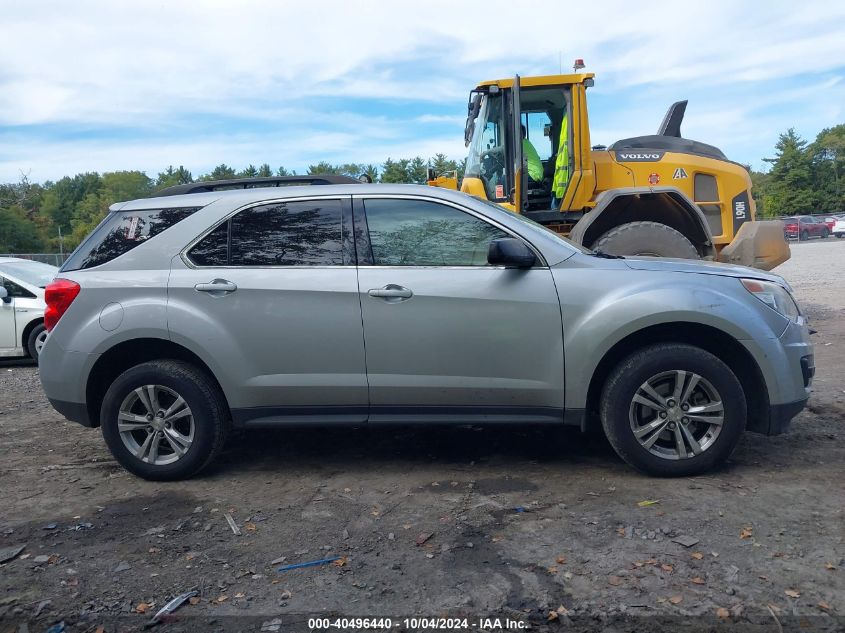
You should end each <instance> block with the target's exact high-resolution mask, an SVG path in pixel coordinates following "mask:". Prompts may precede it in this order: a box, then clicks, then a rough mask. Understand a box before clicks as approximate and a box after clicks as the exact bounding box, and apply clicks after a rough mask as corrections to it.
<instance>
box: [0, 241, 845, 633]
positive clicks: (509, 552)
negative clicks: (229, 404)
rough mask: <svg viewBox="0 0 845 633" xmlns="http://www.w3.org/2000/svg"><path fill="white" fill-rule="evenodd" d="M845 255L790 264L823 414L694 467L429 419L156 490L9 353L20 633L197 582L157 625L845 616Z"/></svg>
mask: <svg viewBox="0 0 845 633" xmlns="http://www.w3.org/2000/svg"><path fill="white" fill-rule="evenodd" d="M843 261H845V240H838V241H834V240H827V241H825V242H810V243H807V244H798V245H793V259H792V260H791V261H789V262H787V264H785V265H784V266H782V267H781V269H779V270H778V271H776V272H780V273H781V274H783V275H784V276H785V277H786V278H787V279H788V280H789V281H790V283H791V284H792V285H793V287H794V288H795V290H796V294H797V296H798V298H799V300H800V301H801V302H802V304H803V306H804V307H805V310H806V311H807V313H808V314H809V316H810V319H811V325H812V327H814V328H815V329H816V330H818V333H817V334H816V335H815V336H814V341H815V344H816V365H817V375H816V380H815V392H814V394H813V396H812V398H811V400H810V404H809V408H808V409H807V410H805V411H804V412H803V413H801V414H800V415H799V416H798V417H797V418H796V420H795V421H794V422H793V426H792V429H791V431H790V432H789V433H788V434H786V435H782V436H779V437H773V438H766V437H761V436H757V435H746V436H745V438H744V439H743V440H742V442H741V443H740V445H739V448H738V449H737V451H736V452H735V453H734V455H733V457H732V458H731V460H730V463H729V464H728V465H727V466H726V467H725V468H724V469H722V470H719V471H717V472H713V473H710V474H709V475H707V476H703V477H695V478H687V479H652V478H648V477H645V476H642V475H640V474H638V473H636V472H635V471H633V470H632V469H630V468H629V467H627V466H626V465H625V464H623V463H622V462H621V461H620V460H619V459H618V458H617V457H616V456H615V455H614V454H613V452H612V450H611V449H610V447H609V446H608V444H607V443H606V441H605V440H604V439H603V438H602V437H599V436H589V437H585V436H581V435H580V434H579V433H578V432H577V431H575V430H570V429H549V428H530V429H524V428H523V429H503V428H495V429H483V430H482V429H477V428H455V429H447V428H430V429H411V430H386V429H380V430H378V431H377V432H375V431H373V432H370V431H368V430H366V429H364V430H336V431H325V430H320V431H272V432H271V431H266V432H254V433H251V434H249V435H246V436H243V437H240V438H235V439H233V441H231V443H230V444H229V447H228V448H227V451H226V453H225V455H224V457H223V458H222V459H221V460H220V462H219V463H218V464H217V465H216V466H215V467H214V468H213V469H212V470H211V471H209V472H207V473H206V474H204V475H203V476H201V477H199V478H196V479H193V480H191V481H187V482H179V483H170V484H161V483H150V482H145V481H142V480H140V479H137V478H135V477H133V476H131V475H129V474H127V473H126V472H124V471H123V470H122V469H121V468H119V467H118V466H117V465H116V463H115V462H114V461H113V460H112V459H111V457H110V455H109V453H108V451H107V450H106V448H105V445H104V443H103V441H102V437H101V435H100V433H99V432H98V431H92V430H89V429H84V428H82V427H80V426H79V425H77V424H74V423H71V422H67V421H64V420H63V419H62V418H61V417H60V416H59V415H58V414H57V413H56V412H54V411H53V410H52V409H51V408H50V406H49V404H48V403H47V401H46V399H45V398H44V396H43V394H42V391H41V387H40V383H39V380H38V375H37V368H36V367H34V366H32V365H31V364H30V365H27V364H25V363H15V362H12V363H10V362H6V363H4V364H3V365H2V366H0V455H2V458H0V550H3V549H6V548H10V547H19V546H25V549H24V550H23V551H22V553H21V554H19V555H18V556H16V557H15V558H13V559H12V560H10V561H9V562H6V563H5V564H2V565H0V633H6V632H7V631H8V632H11V631H15V632H24V631H45V630H47V629H48V627H51V626H53V627H54V628H52V629H50V631H51V632H52V631H62V630H65V631H74V632H82V631H88V632H91V633H94V632H95V631H98V632H99V631H101V630H105V631H107V632H111V631H130V630H131V631H134V630H142V629H143V627H144V625H145V624H147V623H148V622H149V620H150V616H151V614H152V613H155V612H156V611H157V610H158V609H159V608H161V607H162V606H163V605H164V604H165V603H167V601H168V600H170V599H171V598H173V597H174V596H176V595H178V594H181V593H183V592H186V591H188V590H190V589H196V590H197V591H198V592H199V595H198V598H199V601H198V602H197V601H196V600H195V602H197V603H196V604H190V603H187V604H185V605H184V606H183V607H182V608H181V609H179V610H178V611H177V614H176V615H177V618H176V619H175V620H174V621H171V622H166V623H164V624H161V625H160V626H159V630H163V631H177V630H182V631H187V630H191V631H194V630H198V631H217V630H226V631H230V630H231V631H235V630H244V631H275V630H282V631H304V630H308V622H307V617H308V616H314V615H319V616H321V617H331V618H334V617H335V616H339V617H387V616H389V617H392V618H393V621H392V623H391V624H392V628H393V629H394V630H402V629H403V628H404V629H410V628H415V627H413V626H412V625H413V623H407V624H406V623H405V622H404V618H405V617H408V616H412V615H417V616H428V617H436V616H449V617H454V618H462V617H466V618H467V622H466V624H467V628H465V629H462V630H481V629H486V630H502V629H504V628H506V627H507V626H508V624H510V626H511V628H522V627H523V626H528V627H530V628H531V629H533V630H545V629H557V628H561V629H566V630H571V631H572V630H607V631H645V630H649V631H656V630H667V631H692V630H747V631H752V630H753V631H781V630H802V631H818V630H824V631H836V630H838V631H841V630H845V629H843V627H845V540H844V539H845V515H844V514H843V512H844V511H845V428H843V417H845V353H843V352H845V318H843V309H845V281H843V277H842V274H841V264H842V262H843ZM647 500H648V501H652V502H655V503H651V504H650V505H648V504H640V502H643V501H647ZM226 513H229V514H230V515H231V517H232V518H233V520H234V522H235V524H236V525H237V527H238V529H239V530H240V535H236V534H234V533H233V530H232V529H231V528H230V526H229V524H228V522H227V519H226V517H225V514H226ZM679 537H687V538H689V539H690V542H692V541H695V543H694V544H692V545H691V546H689V547H686V546H685V545H683V544H680V543H677V542H675V540H674V539H676V538H679ZM331 557H342V558H341V560H340V561H337V562H336V563H334V564H327V565H321V566H315V567H308V568H304V569H297V570H292V571H284V572H278V571H276V568H277V567H279V566H280V565H286V564H293V563H300V562H308V561H313V560H316V559H324V558H331ZM550 611H552V612H554V613H553V614H552V615H549V613H550ZM141 612H144V613H141ZM485 617H489V618H491V622H489V623H487V622H483V621H482V620H481V618H485ZM495 618H499V619H500V623H499V624H500V627H499V628H496V622H495ZM506 618H508V619H509V623H508V622H506V620H505V619H506ZM332 623H334V622H332ZM339 624H343V622H340V623H339ZM353 624H354V623H353ZM358 624H361V626H359V627H357V628H358V630H363V629H364V626H363V623H358ZM381 624H384V623H381ZM428 624H448V623H443V622H440V623H438V622H434V623H428ZM453 624H454V623H453ZM457 624H458V625H459V626H460V625H461V624H463V623H462V622H461V621H460V620H458V622H457ZM484 624H489V626H488V627H484V626H483V625H484ZM100 626H102V627H103V629H99V628H98V627H100ZM62 627H64V628H62ZM352 628H354V627H350V628H347V630H351V629H352ZM424 630H434V626H431V627H427V628H425V629H424Z"/></svg>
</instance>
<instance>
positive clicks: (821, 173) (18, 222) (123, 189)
mask: <svg viewBox="0 0 845 633" xmlns="http://www.w3.org/2000/svg"><path fill="white" fill-rule="evenodd" d="M763 160H764V161H765V162H767V163H769V165H770V168H769V169H768V171H754V170H751V169H750V168H749V171H750V173H751V180H752V183H753V188H752V193H753V195H754V199H755V200H756V202H757V213H758V216H762V217H778V216H784V215H796V214H811V213H836V214H839V213H843V212H845V183H843V179H845V124H841V125H837V126H835V127H831V128H826V129H824V130H822V131H821V132H819V134H818V135H817V136H816V139H815V140H814V141H813V142H809V141H807V140H805V139H803V138H801V137H800V136H799V135H798V134H796V132H795V130H794V129H792V128H790V129H789V130H787V131H786V132H784V133H782V134H780V135H779V137H778V141H777V143H776V144H775V147H774V156H773V157H772V158H764V159H763ZM464 164H465V161H455V160H451V159H449V158H447V157H446V156H445V155H444V154H437V155H436V156H434V157H432V158H430V159H428V160H425V159H423V158H422V157H419V156H417V157H415V158H403V159H399V160H393V159H391V158H388V159H387V160H386V161H385V162H384V163H382V164H381V165H371V164H359V163H346V164H331V163H327V162H319V163H317V164H314V165H309V167H308V170H307V174H325V173H331V174H345V175H348V176H352V177H358V176H360V175H361V174H367V175H369V176H370V178H372V179H373V181H374V182H385V183H403V182H404V183H418V184H423V183H424V182H425V179H426V169H427V168H428V167H431V168H433V169H434V170H435V172H437V173H438V174H440V173H444V172H449V171H456V172H457V173H458V177H459V178H461V177H462V176H463V170H464ZM293 175H296V172H294V171H289V170H287V169H285V168H284V167H278V168H276V169H273V168H272V167H271V166H270V165H269V164H267V163H265V164H263V165H259V166H255V165H248V166H247V167H246V168H244V169H242V170H240V171H238V170H236V169H235V168H233V167H230V166H229V165H226V164H221V165H218V166H217V167H215V168H214V169H213V170H212V171H211V172H210V173H207V174H201V175H199V176H197V177H194V175H193V174H192V173H191V172H190V171H189V170H188V169H186V168H185V167H183V166H179V167H174V166H172V165H171V166H169V167H167V168H166V169H165V170H164V171H161V172H159V173H158V175H157V176H156V177H155V178H151V177H149V176H147V174H146V173H144V172H142V171H116V172H107V173H103V174H99V173H96V172H89V173H83V174H76V175H75V176H65V177H64V178H62V179H60V180H57V181H55V182H53V181H48V182H45V183H43V184H37V183H31V182H29V180H28V178H26V177H24V176H22V177H21V179H20V180H19V181H18V182H16V183H7V184H0V253H32V252H59V250H60V249H63V250H65V251H68V250H71V249H73V248H75V247H76V246H77V245H78V244H79V242H81V241H82V239H83V238H84V237H85V236H86V235H87V234H88V233H89V232H90V231H91V230H92V229H93V228H94V227H95V226H96V225H97V224H98V223H99V222H100V220H101V219H102V218H103V217H104V216H105V214H106V213H107V212H108V208H109V205H111V204H113V203H114V202H119V201H122V200H132V199H135V198H144V197H147V196H151V195H153V194H154V193H155V192H156V191H159V190H161V189H164V188H165V187H170V186H172V185H178V184H185V183H190V182H196V181H204V180H224V179H228V178H251V177H268V176H293ZM60 234H61V238H60V237H59V235H60Z"/></svg>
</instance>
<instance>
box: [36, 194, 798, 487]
mask: <svg viewBox="0 0 845 633" xmlns="http://www.w3.org/2000/svg"><path fill="white" fill-rule="evenodd" d="M209 189H212V188H209ZM177 193H178V191H177ZM46 300H47V304H48V308H47V312H46V315H45V322H46V326H47V328H48V329H49V330H50V335H49V337H48V339H47V342H46V344H45V346H44V349H43V352H42V356H41V380H42V383H43V385H44V389H45V391H46V393H47V396H48V397H49V399H50V401H51V403H52V404H53V406H54V407H55V408H56V409H57V410H58V411H59V412H60V413H62V414H63V415H65V416H66V417H67V418H69V419H71V420H75V421H77V422H80V423H81V424H83V425H85V426H88V427H97V426H100V427H101V428H102V432H103V436H104V438H105V441H106V443H107V444H108V446H109V448H110V449H111V451H112V453H113V454H114V456H115V458H116V459H117V460H118V461H119V462H120V463H121V464H123V466H124V467H126V469H127V470H129V471H131V472H133V473H135V474H136V475H139V476H141V477H144V478H147V479H158V480H168V479H178V478H184V477H189V476H191V475H193V474H195V473H197V472H198V471H200V470H201V469H202V468H203V467H205V466H206V465H207V464H209V463H210V462H211V461H212V460H213V459H214V457H215V456H216V455H217V454H218V453H219V452H220V450H221V448H222V447H223V444H224V441H225V438H226V435H227V433H228V432H229V431H230V430H231V429H233V428H234V429H242V428H245V429H249V428H254V427H261V428H264V427H270V426H285V425H319V424H322V425H335V424H348V425H365V424H366V425H369V426H374V425H379V424H420V423H426V424H428V423H448V424H468V423H485V424H492V423H517V424H531V423H551V424H570V425H576V426H580V427H581V428H582V429H586V428H587V427H588V426H589V425H590V424H591V423H593V422H594V421H598V420H600V423H601V425H602V427H603V428H604V432H605V433H606V435H607V437H608V439H609V440H610V442H611V444H612V445H613V447H614V448H615V449H616V451H617V452H618V453H619V455H620V456H621V457H622V458H623V459H624V460H625V461H627V462H629V463H630V464H632V465H633V466H635V467H637V468H639V469H641V470H643V471H645V472H647V473H651V474H655V475H689V474H693V473H700V472H702V471H704V470H706V469H708V468H711V467H713V466H714V465H716V464H719V463H720V462H723V461H724V460H725V459H726V458H727V457H728V456H729V455H730V453H731V451H732V450H733V449H734V447H735V446H736V444H737V441H738V439H739V437H740V435H741V434H742V433H743V431H744V430H746V429H748V430H749V431H754V432H758V433H763V434H777V433H782V432H784V431H785V430H786V428H787V425H788V423H789V421H790V419H791V418H792V417H793V416H795V415H796V414H797V413H798V412H799V411H800V410H801V409H802V408H803V407H804V404H805V402H806V400H807V398H808V395H809V392H810V382H811V378H812V375H813V371H814V366H813V355H812V352H813V349H812V345H811V343H810V341H809V333H808V328H807V325H806V323H805V320H804V317H803V316H802V314H801V312H800V311H799V308H798V306H797V305H796V303H795V301H794V300H793V298H792V295H791V293H790V290H789V287H788V285H787V284H786V282H784V280H783V279H781V278H780V277H778V276H776V275H772V274H767V273H763V272H761V271H759V270H752V269H747V268H741V267H735V266H729V265H723V264H713V263H699V262H690V261H687V260H669V259H652V258H639V257H629V258H617V257H613V256H609V255H604V254H602V253H596V252H592V251H588V250H585V249H583V248H580V247H578V246H576V245H574V244H572V243H571V242H569V241H567V240H565V239H563V238H561V237H559V236H558V235H556V234H555V233H552V232H551V231H548V230H546V229H544V228H543V227H541V226H540V225H538V224H535V223H533V222H531V221H529V220H527V219H525V218H523V217H521V216H519V215H515V214H511V213H508V212H507V211H504V210H502V209H501V208H500V207H498V206H495V205H492V204H489V203H486V202H483V201H480V200H478V199H475V198H472V197H469V196H467V195H464V194H461V193H457V192H452V191H446V190H443V189H436V188H429V187H419V186H408V185H395V186H394V185H368V184H341V185H331V184H329V185H323V186H319V187H315V186H290V187H279V188H266V187H263V188H248V189H241V190H237V191H215V190H213V189H212V190H209V191H206V192H201V193H186V194H181V195H167V196H163V197H159V198H151V199H144V200H134V201H132V202H126V203H121V204H117V205H114V206H113V207H112V210H111V212H110V214H109V215H108V216H107V217H106V219H105V220H103V222H102V224H100V226H99V227H98V228H97V229H96V230H95V231H94V232H93V233H92V234H91V235H90V236H89V237H88V238H87V239H86V241H85V242H84V243H83V244H82V245H81V246H80V247H79V248H78V249H77V250H76V251H75V252H74V254H73V255H72V256H71V258H70V259H69V260H68V261H67V263H66V264H65V265H64V267H63V268H62V269H61V271H60V272H59V274H58V278H57V279H56V281H55V282H54V283H53V284H51V285H50V286H49V287H48V288H47V292H46Z"/></svg>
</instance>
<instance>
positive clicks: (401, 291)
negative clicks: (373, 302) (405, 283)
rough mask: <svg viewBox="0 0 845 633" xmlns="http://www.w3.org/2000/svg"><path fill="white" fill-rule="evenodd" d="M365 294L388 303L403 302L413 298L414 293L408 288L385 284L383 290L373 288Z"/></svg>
mask: <svg viewBox="0 0 845 633" xmlns="http://www.w3.org/2000/svg"><path fill="white" fill-rule="evenodd" d="M367 294H368V295H370V296H371V297H377V298H379V299H384V300H385V301H388V302H390V303H395V302H397V301H405V300H406V299H410V298H411V297H413V296H414V293H413V292H411V290H410V289H409V288H404V287H402V286H397V285H396V284H387V285H386V286H385V287H384V288H373V289H371V290H368V291H367Z"/></svg>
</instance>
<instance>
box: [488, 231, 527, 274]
mask: <svg viewBox="0 0 845 633" xmlns="http://www.w3.org/2000/svg"><path fill="white" fill-rule="evenodd" d="M536 261H537V256H536V255H535V254H534V251H532V250H531V249H530V248H528V246H527V245H526V244H525V242H523V241H522V240H518V239H516V238H514V237H500V238H498V239H495V240H493V241H492V242H490V248H489V249H488V250H487V263H489V264H492V265H493V266H508V267H510V268H531V267H532V266H533V265H534V264H535V262H536Z"/></svg>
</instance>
